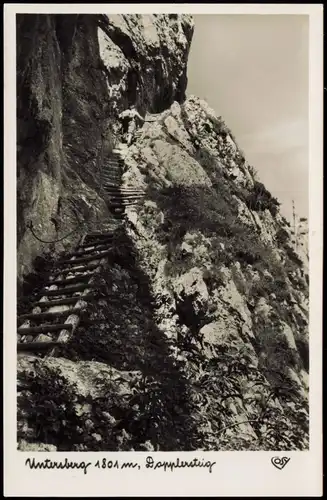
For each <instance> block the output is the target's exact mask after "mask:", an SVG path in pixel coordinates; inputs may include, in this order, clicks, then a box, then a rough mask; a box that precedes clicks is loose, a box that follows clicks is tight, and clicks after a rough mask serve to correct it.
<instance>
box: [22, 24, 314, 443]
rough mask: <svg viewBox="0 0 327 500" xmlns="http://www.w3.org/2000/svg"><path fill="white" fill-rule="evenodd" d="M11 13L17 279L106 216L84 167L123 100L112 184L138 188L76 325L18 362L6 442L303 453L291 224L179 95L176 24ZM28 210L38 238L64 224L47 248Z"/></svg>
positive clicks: (114, 133)
mask: <svg viewBox="0 0 327 500" xmlns="http://www.w3.org/2000/svg"><path fill="white" fill-rule="evenodd" d="M28 17H29V19H27V16H20V17H19V18H18V27H17V32H18V39H19V44H18V54H17V58H18V59H17V60H18V78H17V82H18V180H17V183H18V184H17V190H18V243H19V247H18V263H19V266H18V272H19V276H18V277H19V278H20V280H21V281H23V280H26V279H27V278H28V276H27V274H28V272H30V271H32V270H33V260H34V259H35V258H36V257H40V256H43V257H45V258H47V257H51V258H52V257H53V256H55V255H56V254H57V253H58V252H59V251H60V250H61V249H62V247H63V245H65V246H67V247H69V248H70V247H71V246H72V245H73V244H74V243H75V241H76V240H77V238H78V237H79V236H80V235H81V234H82V233H83V232H85V231H86V230H89V229H94V228H96V227H101V225H103V224H105V223H106V222H107V221H108V218H109V217H110V216H109V214H108V211H107V208H106V206H105V204H104V202H103V200H102V199H101V196H100V195H99V190H98V186H97V175H98V171H99V169H101V165H102V164H103V163H105V162H106V161H107V158H108V157H109V156H110V152H111V150H112V147H113V144H114V143H115V142H116V140H119V128H118V122H117V116H118V114H119V113H120V112H121V111H122V110H123V109H125V108H127V107H128V106H130V105H134V104H136V105H137V106H138V109H139V110H140V111H141V112H142V113H143V115H144V116H145V117H146V121H145V123H144V125H143V126H142V128H141V129H140V130H139V131H138V133H137V138H135V141H134V142H133V143H132V145H131V146H130V147H129V148H128V149H127V152H126V158H125V165H126V172H125V174H124V182H125V184H126V186H131V187H133V188H136V189H141V190H145V192H146V199H145V202H144V203H143V205H142V206H140V207H139V208H137V209H132V208H128V209H127V214H128V220H127V222H126V229H125V233H124V234H123V235H122V239H121V244H120V245H119V246H118V247H117V249H116V250H115V254H114V257H113V258H112V259H111V265H110V267H109V268H108V273H107V275H103V279H104V280H105V281H106V282H107V284H108V289H109V290H110V293H109V292H108V293H109V295H108V296H107V297H105V298H104V299H103V301H102V303H101V304H100V306H98V307H97V308H96V309H95V310H93V311H92V314H90V315H91V317H92V318H93V320H94V323H93V324H92V325H91V326H89V325H88V323H85V324H84V325H83V324H82V325H81V328H80V329H79V331H78V333H77V334H76V338H75V339H73V341H72V342H71V343H69V344H68V346H67V347H66V348H65V349H64V350H62V352H61V353H60V355H59V356H58V357H52V358H48V359H45V360H42V363H40V362H39V361H38V360H37V359H36V358H34V357H32V356H29V357H27V356H23V357H21V358H20V359H19V361H18V379H19V383H20V392H19V434H18V436H19V442H20V447H21V449H34V448H33V446H37V445H36V443H39V446H40V449H45V450H51V449H53V448H51V447H55V448H56V449H58V450H59V451H62V450H81V451H83V450H84V451H91V450H119V449H121V450H164V451H167V450H195V449H203V450H299V449H300V450H303V449H307V448H308V382H307V380H308V372H309V354H308V352H309V345H308V284H309V282H308V280H309V277H308V261H307V251H306V246H305V245H306V244H305V241H303V239H302V236H304V237H305V236H306V231H305V228H304V224H305V221H302V227H301V228H300V229H299V230H298V231H297V232H296V234H295V235H294V234H292V229H291V225H290V224H289V223H288V222H287V221H286V220H285V219H284V218H283V217H282V216H281V214H280V211H279V204H278V201H277V200H276V199H275V198H274V197H273V196H272V195H271V193H269V191H268V190H267V189H266V188H265V186H264V185H263V184H262V183H261V182H260V181H259V179H258V178H256V175H255V174H254V171H253V169H252V167H251V166H250V165H249V164H248V162H247V161H246V159H245V157H244V155H243V153H242V151H241V150H240V149H239V147H238V145H237V142H236V140H235V138H234V137H233V134H232V132H231V131H230V130H229V128H228V127H227V126H226V124H225V123H224V121H223V120H222V118H221V117H218V116H216V114H215V112H214V111H213V110H212V109H210V108H209V107H208V105H207V103H206V102H204V101H202V100H200V99H198V98H197V97H194V96H190V97H189V98H187V99H185V88H186V83H187V82H186V68H187V55H188V51H189V47H190V42H191V38H192V31H193V22H192V19H191V18H190V17H189V16H175V15H171V16H169V15H154V16H141V15H124V16H123V15H122V16H106V15H102V16H83V15H79V16H77V15H71V16H68V15H65V16H51V15H35V16H28ZM55 216H57V218H55ZM53 220H57V221H59V223H58V224H59V225H58V226H57V232H56V227H55V225H54V223H53ZM28 221H32V222H33V227H34V232H37V234H38V235H39V236H42V235H46V237H44V238H42V237H41V238H40V239H46V240H51V239H60V237H61V236H62V235H65V234H66V233H67V234H69V233H70V232H71V235H70V236H68V237H67V238H64V239H63V240H62V241H59V242H56V243H53V244H52V246H49V245H48V244H47V243H43V242H41V241H39V240H38V239H36V238H35V236H34V235H33V234H32V233H31V231H30V230H29V229H28V228H27V223H28ZM293 232H294V231H293ZM300 233H304V234H303V235H302V234H300ZM302 243H303V245H302ZM48 386H51V387H52V389H51V391H48V392H47V391H46V387H48ZM31 394H32V395H33V396H31ZM31 398H32V400H33V401H32V404H31ZM36 414H37V415H39V417H38V418H39V423H37V424H35V415H36Z"/></svg>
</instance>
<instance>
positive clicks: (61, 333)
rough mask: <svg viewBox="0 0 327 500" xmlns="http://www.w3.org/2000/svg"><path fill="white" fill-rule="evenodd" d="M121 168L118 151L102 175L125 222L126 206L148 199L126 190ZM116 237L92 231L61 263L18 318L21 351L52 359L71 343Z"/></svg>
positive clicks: (104, 192)
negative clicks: (61, 346)
mask: <svg viewBox="0 0 327 500" xmlns="http://www.w3.org/2000/svg"><path fill="white" fill-rule="evenodd" d="M123 170H124V159H123V150H122V149H121V148H119V147H118V148H117V149H114V150H113V152H112V156H111V158H110V160H109V163H108V165H106V167H105V168H104V169H103V171H102V174H101V194H102V196H103V197H104V199H105V201H106V202H107V204H108V206H109V209H111V210H112V211H113V215H114V219H118V220H119V219H124V217H125V208H126V207H131V206H135V205H137V204H138V203H139V202H140V201H141V200H142V199H143V197H144V191H141V190H139V189H135V188H133V187H124V186H122V174H123ZM117 223H118V225H120V224H121V223H120V222H118V221H117ZM113 237H114V231H112V230H111V231H108V232H104V233H100V232H97V233H88V234H86V235H85V236H84V237H83V238H82V240H81V242H80V243H79V245H78V246H77V248H76V249H75V250H74V251H73V252H66V253H65V254H64V255H63V256H62V257H61V258H60V259H58V260H57V262H56V263H55V265H54V267H53V269H52V271H51V273H50V277H49V281H48V282H47V284H46V286H45V287H44V288H43V289H42V290H41V291H40V293H39V296H38V297H37V300H35V301H34V303H32V305H31V310H30V312H28V313H26V314H22V315H20V316H18V318H17V351H18V352H21V351H29V352H35V353H36V352H37V353H44V354H46V355H53V354H54V353H55V350H56V347H58V346H59V345H60V344H63V343H66V342H68V340H69V339H70V338H71V336H72V335H73V333H74V332H75V330H76V328H77V326H78V324H79V322H80V316H81V312H82V311H84V310H85V309H86V308H87V305H88V302H90V300H94V298H95V297H96V295H97V285H96V283H95V278H96V275H97V274H98V273H99V272H100V271H101V267H102V265H103V264H104V263H105V261H106V259H107V258H108V256H109V255H110V252H111V249H112V240H113ZM23 300H24V297H23Z"/></svg>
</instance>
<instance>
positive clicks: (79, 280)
mask: <svg viewBox="0 0 327 500" xmlns="http://www.w3.org/2000/svg"><path fill="white" fill-rule="evenodd" d="M92 276H94V273H89V274H81V275H80V276H74V277H73V278H67V279H62V280H53V281H48V282H47V286H51V285H57V286H59V285H70V284H72V283H82V282H83V281H89V280H90V279H91V278H92Z"/></svg>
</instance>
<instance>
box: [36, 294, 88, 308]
mask: <svg viewBox="0 0 327 500" xmlns="http://www.w3.org/2000/svg"><path fill="white" fill-rule="evenodd" d="M95 296H96V295H95V294H94V293H88V294H86V295H77V296H75V297H68V298H65V299H58V300H47V301H44V302H42V301H39V302H34V303H33V307H41V308H42V307H43V308H48V309H49V308H50V307H54V306H62V305H67V304H75V302H78V301H79V300H83V301H87V300H89V299H94V297H95Z"/></svg>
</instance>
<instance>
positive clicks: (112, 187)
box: [100, 145, 145, 219]
mask: <svg viewBox="0 0 327 500" xmlns="http://www.w3.org/2000/svg"><path fill="white" fill-rule="evenodd" d="M123 173H124V159H123V149H122V147H121V146H120V145H118V147H117V148H116V149H114V150H113V152H112V154H111V158H110V160H109V162H108V164H107V165H105V166H104V167H103V169H102V172H101V178H100V186H101V189H100V192H101V195H102V197H103V198H104V199H105V200H106V202H107V204H108V207H109V209H110V210H111V211H112V212H113V214H114V217H115V218H118V219H119V218H123V217H124V215H125V208H126V207H134V206H136V205H138V204H139V203H140V202H141V201H142V200H143V199H144V194H145V193H144V191H143V190H140V189H137V188H134V187H128V186H124V185H123V180H122V176H123Z"/></svg>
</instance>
